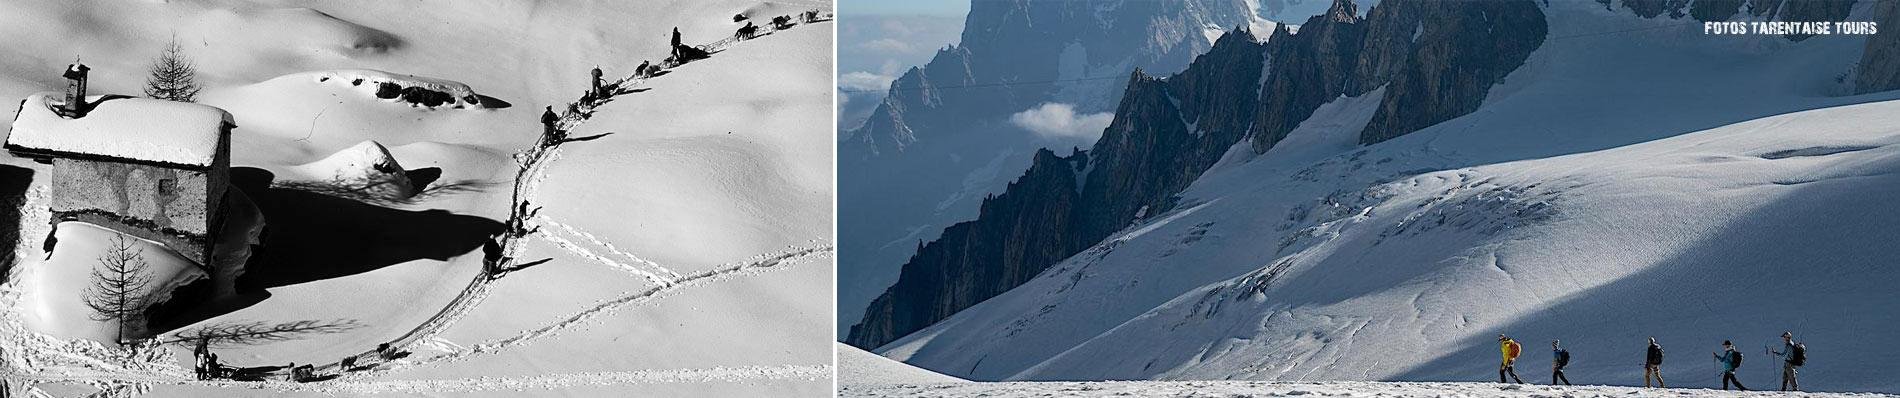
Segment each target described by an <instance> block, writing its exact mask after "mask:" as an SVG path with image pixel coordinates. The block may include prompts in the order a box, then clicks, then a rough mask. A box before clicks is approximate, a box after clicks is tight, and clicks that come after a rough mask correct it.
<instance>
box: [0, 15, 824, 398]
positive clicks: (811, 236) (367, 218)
mask: <svg viewBox="0 0 1900 398" xmlns="http://www.w3.org/2000/svg"><path fill="white" fill-rule="evenodd" d="M4 8H5V9H6V10H7V12H4V13H0V34H6V35H8V36H9V37H13V38H15V39H14V40H7V41H5V44H3V45H0V55H4V57H0V59H5V60H6V61H0V98H13V99H14V100H17V99H20V98H25V97H26V96H27V95H28V94H31V93H34V92H41V91H55V92H56V91H58V90H62V89H63V88H64V81H63V79H60V78H59V75H58V74H59V72H60V71H62V70H63V68H64V65H66V64H68V63H71V62H72V61H73V56H74V55H75V54H77V55H80V56H81V57H82V58H83V62H85V63H86V64H87V65H90V66H91V67H92V68H93V69H92V73H91V76H92V82H91V89H90V91H91V92H92V93H95V94H104V93H115V94H137V93H139V92H140V86H141V84H142V83H143V79H144V74H145V67H146V65H147V64H148V63H149V62H150V60H151V58H152V57H153V56H155V55H156V54H157V52H158V49H159V48H161V46H162V44H163V43H164V42H165V41H166V40H168V39H169V38H170V37H171V36H172V35H173V34H174V33H175V34H176V36H177V37H178V40H179V42H180V43H181V45H182V46H183V47H184V50H185V53H186V54H187V55H188V56H190V57H192V58H193V60H194V61H195V62H196V63H197V64H198V67H199V79H200V82H201V83H203V84H204V85H205V86H206V88H205V90H204V91H203V92H202V93H201V94H200V95H199V98H198V99H199V102H200V103H202V104H206V105H212V106H217V107H220V108H223V109H225V110H227V111H229V112H230V113H231V114H232V116H233V118H234V119H235V122H236V124H237V125H238V126H239V127H238V128H237V129H236V130H235V131H234V133H233V143H232V147H233V160H232V165H233V166H234V167H238V168H240V169H248V170H250V171H249V172H251V173H253V174H255V171H257V170H258V169H261V171H266V172H268V173H269V174H270V176H271V177H273V178H274V180H275V181H278V182H286V181H306V182H307V181H324V180H331V179H336V178H337V177H338V176H345V177H352V176H364V175H372V174H374V173H373V171H371V170H326V169H323V166H325V165H329V166H336V167H369V166H370V165H372V164H374V163H378V162H377V161H376V159H372V158H377V157H380V154H371V155H376V156H367V157H365V156H358V155H350V154H345V155H338V156H340V157H333V155H337V154H338V153H340V152H345V151H356V152H362V150H363V148H367V147H357V148H356V149H354V150H352V149H351V148H352V147H355V146H358V145H359V144H363V143H365V142H366V141H374V142H376V143H378V144H380V145H382V146H383V147H385V148H387V152H388V153H389V155H390V156H391V157H392V158H393V160H394V161H395V163H398V164H400V165H401V166H402V167H404V168H407V169H409V170H411V171H416V170H425V169H431V168H434V170H431V171H429V172H430V173H439V175H436V176H435V177H436V178H435V179H434V181H432V182H431V183H430V184H429V186H430V187H438V188H439V187H447V186H453V187H455V189H444V190H440V191H439V192H435V193H434V194H431V195H423V196H420V197H418V198H417V199H415V200H414V201H413V202H411V203H378V204H352V203H349V202H337V201H335V200H329V199H323V198H322V197H313V196H308V195H302V194H295V195H292V194H286V195H292V196H289V197H292V198H296V199H300V200H301V202H298V203H303V204H304V205H303V206H302V207H292V208H290V209H277V210H273V209H272V208H270V206H269V205H268V203H273V202H270V200H272V199H273V198H257V199H258V200H259V201H260V202H265V203H267V204H266V205H265V206H264V207H265V210H266V213H267V216H268V215H270V214H279V215H280V216H279V219H278V220H276V221H275V222H274V223H273V225H272V227H273V229H272V230H270V232H269V233H270V235H272V236H275V237H279V238H282V237H284V236H286V235H287V234H289V235H293V236H294V235H296V234H303V235H301V236H303V237H308V238H309V239H306V240H302V241H300V242H296V243H297V245H295V246H299V248H298V250H299V251H300V252H308V253H314V254H316V255H320V257H321V258H333V259H339V260H342V261H335V262H332V263H334V264H344V265H348V267H336V268H332V267H331V266H330V265H327V264H324V265H318V266H313V267H309V268H300V269H289V270H284V269H280V270H277V271H276V272H275V273H274V274H271V276H270V278H269V279H270V280H271V281H272V282H273V283H269V284H266V286H267V287H266V289H267V291H268V295H267V296H266V297H262V298H261V301H255V302H253V303H246V304H244V305H241V306H238V308H236V309H235V310H229V311H228V312H225V313H222V314H220V315H217V316H216V317H213V318H211V319H207V320H205V321H203V322H200V323H198V324H195V325H192V326H190V327H187V328H184V329H180V330H189V329H191V328H195V327H203V326H209V325H216V324H220V323H232V322H267V323H282V322H294V321H317V322H322V323H325V324H333V325H341V326H342V327H340V328H338V329H336V330H340V331H332V332H327V333H315V334H307V335H299V336H297V337H296V338H293V339H287V340H284V341H274V342H270V343H267V344H255V345H237V346H227V347H217V348H216V349H215V350H216V352H217V353H218V354H219V356H220V359H221V360H223V361H224V362H225V363H227V364H229V365H233V366H283V365H286V364H288V363H290V362H296V363H298V364H317V365H319V366H320V368H319V369H320V371H321V372H323V373H334V371H335V368H334V367H325V366H326V365H329V364H332V363H335V362H337V361H338V360H339V359H341V358H343V357H344V356H348V355H356V354H361V353H366V352H369V351H370V350H372V349H374V347H375V346H376V345H377V344H378V343H382V342H389V341H399V342H400V344H399V345H398V348H399V349H402V350H405V351H409V352H411V354H410V355H409V356H407V357H405V358H402V359H400V360H397V361H395V362H392V363H389V364H385V365H382V366H378V367H377V368H376V369H374V370H368V371H360V372H354V373H349V374H346V375H343V376H342V377H340V378H337V379H334V380H328V381H323V382H317V383H304V384H294V383H289V382H284V381H270V382H262V383H252V382H198V381H193V380H191V378H192V375H191V371H190V367H191V358H190V355H189V349H188V347H183V346H180V345H170V346H166V347H165V348H164V351H162V352H160V353H161V354H164V355H160V356H158V357H156V358H150V360H141V361H134V362H131V363H125V362H115V360H99V359H97V358H110V357H112V356H114V355H117V354H116V353H115V352H114V351H111V350H107V349H105V348H104V347H99V346H97V345H90V346H88V345H86V344H81V343H74V342H70V341H67V340H62V339H57V338H51V337H49V336H45V335H37V334H26V333H17V331H19V330H20V329H19V328H18V326H19V324H18V323H17V318H15V317H13V316H11V315H9V316H8V317H5V318H0V321H3V322H0V327H4V328H5V329H4V332H5V333H0V351H4V353H3V354H4V356H3V357H0V358H3V359H4V364H5V367H4V368H0V369H4V371H3V372H4V374H5V377H7V378H8V379H11V380H16V382H14V383H12V386H13V387H14V388H15V389H16V390H17V391H16V392H19V393H25V394H47V395H51V396H62V397H63V396H80V395H86V394H91V393H94V392H98V391H99V390H101V389H113V390H121V391H129V392H143V393H145V394H147V395H151V396H256V395H260V394H287V395H293V396H295V395H307V396H328V395H345V396H359V395H364V394H376V393H389V394H392V395H400V396H414V395H435V396H521V395H536V396H549V395H551V396H605V395H625V394H627V393H628V392H629V391H635V392H638V393H639V394H641V395H652V396H768V395H769V396H787V395H791V396H823V395H828V394H829V393H830V391H831V383H830V380H829V379H830V377H831V376H830V375H831V371H832V367H831V356H832V353H831V350H830V349H829V345H830V344H831V343H830V341H831V332H830V329H829V328H830V321H829V319H830V314H831V300H832V292H831V289H830V288H829V286H830V285H831V274H832V270H831V267H832V261H833V260H832V252H833V248H832V247H833V246H832V245H833V242H831V241H830V236H831V219H832V216H831V206H832V197H831V195H832V194H831V187H832V186H833V183H832V177H831V173H832V171H831V168H832V164H833V162H832V158H833V149H832V148H833V140H832V138H831V137H832V127H831V113H832V111H831V106H832V99H831V95H830V93H831V92H832V91H833V89H832V87H831V78H830V76H831V73H832V67H831V59H830V58H831V55H830V53H831V47H832V43H831V40H832V39H831V36H832V35H831V30H832V27H831V25H830V23H829V22H819V23H812V24H800V25H798V26H794V27H792V28H791V29H788V30H783V31H776V32H772V33H770V34H768V35H765V36H763V37H760V38H757V39H754V40H748V41H743V42H737V43H731V42H726V43H725V44H724V45H722V46H720V47H719V48H720V49H721V51H718V52H715V53H714V54H713V56H712V58H711V59H706V60H700V61H696V62H692V63H688V64H685V65H682V66H679V67H677V68H671V69H668V70H667V71H666V72H665V73H664V74H662V75H660V76H657V77H654V78H652V79H646V80H636V81H629V82H628V83H627V85H626V86H625V87H624V88H626V89H628V90H629V91H631V92H628V93H625V94H622V95H619V96H617V97H616V98H614V99H613V100H612V101H611V102H608V103H606V104H604V105H602V106H600V107H599V108H597V109H594V110H593V114H592V118H591V119H588V120H584V121H579V122H578V125H576V127H575V129H574V130H573V131H572V137H588V136H596V135H600V134H604V133H612V134H610V135H605V136H601V137H599V138H595V139H591V140H588V141H577V142H571V143H568V144H566V145H563V146H562V147H561V148H560V149H559V150H557V151H555V152H553V153H551V154H550V155H548V156H547V158H546V160H545V161H544V162H543V163H542V164H541V165H540V166H539V167H538V168H537V169H536V170H535V171H534V172H533V173H531V177H530V178H529V181H526V182H525V183H524V189H523V192H522V196H523V197H524V198H525V199H527V200H529V201H530V202H531V203H532V204H533V205H534V206H540V207H543V210H542V211H540V212H539V213H538V215H537V217H535V218H533V219H531V220H529V224H530V226H531V227H539V228H540V230H539V232H538V233H535V234H533V235H529V236H528V237H526V238H525V239H523V240H520V241H519V242H521V244H522V245H521V246H520V247H518V248H517V250H515V251H514V252H513V253H512V254H513V255H515V256H516V257H517V258H518V259H519V261H521V262H527V261H534V260H540V259H551V260H550V261H549V262H547V263H544V264H541V265H537V266H534V267H531V268H527V269H524V270H520V271H516V272H512V273H509V274H507V275H506V276H505V277H503V278H501V279H498V280H495V281H493V282H491V283H486V284H481V287H480V288H473V286H475V285H472V284H471V281H472V280H474V279H475V278H476V277H477V275H478V273H479V271H480V269H481V266H482V264H481V263H482V253H481V251H480V249H479V243H480V241H481V239H482V236H481V234H483V233H484V232H482V231H485V230H486V229H489V228H496V227H498V226H499V220H502V219H504V218H506V216H507V215H508V213H509V210H510V209H509V208H510V207H511V206H510V204H509V198H510V197H511V195H512V194H513V193H514V192H512V191H513V189H512V186H513V184H512V181H511V180H512V179H513V178H514V176H515V172H516V163H515V159H514V158H513V155H515V154H516V152H517V151H520V150H523V149H526V148H528V147H530V146H532V145H533V144H534V143H535V140H536V137H537V136H538V135H539V134H540V133H541V126H540V124H539V116H540V115H541V113H542V110H543V107H545V106H554V107H555V108H556V110H557V111H562V110H564V108H565V107H566V105H567V104H568V103H570V102H574V101H575V100H576V99H578V98H580V97H581V95H582V94H583V93H584V92H585V91H586V89H587V84H588V71H589V69H591V68H593V67H596V66H598V67H600V68H601V69H602V70H603V71H604V72H605V78H606V79H607V80H609V81H614V80H618V79H621V78H623V77H627V76H629V75H631V74H633V69H634V67H635V66H637V65H639V64H640V63H641V62H642V61H652V62H655V63H657V62H659V61H660V60H661V59H664V58H666V57H667V55H668V48H667V44H668V43H667V41H668V36H669V35H670V34H671V32H672V29H673V28H674V27H675V26H677V27H678V28H679V30H680V32H681V34H682V36H683V39H684V41H685V42H686V43H687V44H695V45H697V44H708V43H715V42H720V41H721V40H722V39H725V38H727V37H730V36H731V35H732V32H733V29H736V28H737V27H739V26H741V25H743V23H739V24H735V23H733V22H732V16H733V15H735V14H746V15H749V16H751V17H752V19H753V21H754V22H755V23H762V24H763V22H764V21H765V20H769V19H770V18H771V17H773V16H777V15H793V14H797V13H800V12H804V11H806V10H812V9H820V10H825V12H826V13H827V14H828V13H829V10H830V8H831V5H830V2H828V1H777V2H758V1H737V0H733V1H699V0H693V1H686V0H678V1H653V2H641V3H640V4H638V6H637V7H630V6H629V3H627V2H621V1H580V2H559V3H546V2H536V1H501V2H482V3H479V4H478V3H475V2H459V1H454V2H451V1H425V2H422V3H416V2H375V1H363V2H347V3H338V2H316V1H311V2H294V1H293V2H287V3H271V4H268V5H264V4H256V3H250V2H235V1H231V2H226V1H183V2H170V3H159V2H84V3H80V2H74V3H65V2H25V1H21V2H7V4H4ZM418 8H421V9H427V10H428V12H418V11H417V9H418ZM327 71H343V72H327ZM374 71H382V72H374ZM323 76H333V78H332V79H329V80H328V81H324V80H323V79H321V77H323ZM345 77H349V78H347V79H345ZM354 77H366V78H365V80H366V82H365V84H364V85H365V86H367V85H371V83H372V82H371V80H376V79H379V78H387V79H391V80H393V81H398V82H404V83H405V84H407V83H413V84H416V85H425V86H427V87H431V88H434V89H439V90H447V91H451V92H455V93H458V94H459V93H462V92H463V91H464V90H466V91H468V92H469V93H473V94H477V95H481V96H485V97H488V98H493V99H496V100H498V101H488V100H487V98H483V100H482V101H481V105H482V106H481V107H470V106H462V107H459V108H458V107H454V106H440V107H433V108H431V107H421V106H414V105H412V104H409V103H407V102H402V101H396V100H385V99H378V98H376V97H375V96H374V90H373V89H372V88H367V87H364V86H353V85H351V84H350V83H351V82H350V81H351V80H354ZM424 83H427V84H424ZM7 116H10V115H7ZM326 158H328V159H330V161H324V160H325V159H326ZM338 159H342V160H343V161H337V160H338ZM0 163H3V164H5V165H7V166H10V167H23V168H30V169H33V170H35V171H36V172H38V173H39V174H38V175H37V176H36V177H38V176H44V175H46V174H47V173H46V171H47V169H46V168H45V167H44V166H40V165H36V164H33V163H31V162H30V161H26V160H23V159H15V158H11V157H8V158H7V159H5V160H3V161H0ZM415 175H416V174H411V175H410V176H411V177H413V176H415ZM34 184H35V186H42V185H44V184H45V181H43V180H38V181H35V182H34ZM417 184H418V185H421V184H422V182H420V181H418V182H417ZM417 189H419V190H425V191H426V190H427V188H423V187H420V186H418V187H417ZM273 192H275V191H273ZM45 194H46V193H45V192H44V189H43V188H36V189H34V190H33V191H30V194H29V195H28V199H29V200H43V199H44V196H45ZM274 199H279V200H281V199H283V198H274ZM43 208H44V203H43V202H41V203H37V204H35V203H29V205H28V206H27V208H26V209H23V210H24V211H23V212H22V215H23V216H24V217H25V220H23V221H22V222H21V224H22V226H23V229H25V231H23V232H22V235H23V236H24V238H23V239H22V241H21V242H20V244H19V248H18V250H16V252H19V253H20V258H22V259H23V260H22V263H21V264H20V265H19V266H17V267H15V270H16V272H17V270H20V269H28V268H32V267H35V266H37V261H35V260H36V259H39V258H43V256H44V254H43V253H40V252H39V243H40V237H42V236H44V235H45V231H46V222H45V217H46V214H45V212H44V210H43ZM33 209H41V210H39V211H33ZM286 214H287V215H288V216H284V215H286ZM285 217H289V218H293V219H295V220H286V219H285ZM293 221H294V222H293ZM298 223H301V224H298ZM286 225H314V226H318V227H321V228H304V229H298V228H292V227H287V226H286ZM333 231H344V232H345V233H335V234H331V233H329V232H333ZM278 249H279V250H288V249H285V248H281V247H280V248H278ZM324 249H328V250H324ZM267 250H268V249H267ZM304 265H309V264H304ZM341 268H348V269H341ZM252 272H259V271H258V270H256V269H253V270H252ZM21 289H22V287H20V286H18V285H17V284H11V283H10V284H8V285H7V287H6V288H5V290H4V291H0V303H4V304H6V305H7V306H8V308H9V309H10V310H9V314H15V313H16V311H18V309H17V307H14V305H16V303H17V302H18V297H19V296H20V295H21V294H22V290H21ZM73 316H83V314H73Z"/></svg>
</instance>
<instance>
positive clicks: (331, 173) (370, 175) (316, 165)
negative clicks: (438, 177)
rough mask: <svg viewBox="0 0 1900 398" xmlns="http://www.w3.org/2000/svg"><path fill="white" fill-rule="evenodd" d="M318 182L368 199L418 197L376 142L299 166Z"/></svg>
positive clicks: (390, 158) (400, 169)
mask: <svg viewBox="0 0 1900 398" xmlns="http://www.w3.org/2000/svg"><path fill="white" fill-rule="evenodd" d="M297 168H298V169H300V170H303V171H304V172H305V173H306V174H307V175H309V176H310V178H313V179H315V180H317V181H321V182H326V183H330V184H335V185H338V186H340V187H348V188H350V189H353V190H356V191H358V192H361V193H363V194H366V195H371V196H376V197H382V198H389V199H401V198H408V197H410V196H413V195H415V194H416V188H415V186H414V185H413V184H412V183H411V182H410V181H409V175H408V173H406V172H405V170H404V169H403V168H402V164H401V163H397V162H396V157H395V156H392V155H390V154H389V148H384V147H383V144H380V143H377V142H376V141H363V142H362V143H358V144H356V145H355V146H351V147H349V148H345V149H343V150H341V151H337V152H336V153H334V154H331V155H330V156H328V157H325V158H323V159H322V160H318V161H315V162H310V163H306V164H303V165H301V166H297Z"/></svg>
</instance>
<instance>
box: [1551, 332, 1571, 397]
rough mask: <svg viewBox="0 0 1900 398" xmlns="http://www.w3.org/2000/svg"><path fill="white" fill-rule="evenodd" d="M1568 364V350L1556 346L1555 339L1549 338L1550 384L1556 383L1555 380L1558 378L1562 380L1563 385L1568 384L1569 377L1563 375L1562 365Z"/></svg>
mask: <svg viewBox="0 0 1900 398" xmlns="http://www.w3.org/2000/svg"><path fill="white" fill-rule="evenodd" d="M1569 365H1570V350H1566V349H1563V347H1560V346H1558V345H1557V340H1551V341H1550V385H1553V386H1554V385H1557V382H1558V381H1560V380H1561V381H1563V382H1564V385H1566V386H1567V385H1570V378H1569V377H1564V367H1565V366H1569Z"/></svg>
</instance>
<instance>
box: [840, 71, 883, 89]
mask: <svg viewBox="0 0 1900 398" xmlns="http://www.w3.org/2000/svg"><path fill="white" fill-rule="evenodd" d="M892 80H897V78H895V77H890V76H885V75H879V74H876V73H871V72H851V73H846V74H844V75H843V76H838V88H842V89H845V90H851V91H884V90H887V89H890V88H891V81H892Z"/></svg>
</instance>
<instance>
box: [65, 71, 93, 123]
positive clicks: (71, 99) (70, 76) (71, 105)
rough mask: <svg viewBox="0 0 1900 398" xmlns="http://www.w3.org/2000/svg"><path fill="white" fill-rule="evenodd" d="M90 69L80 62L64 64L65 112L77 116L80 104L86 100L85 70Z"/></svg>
mask: <svg viewBox="0 0 1900 398" xmlns="http://www.w3.org/2000/svg"><path fill="white" fill-rule="evenodd" d="M91 70H92V68H88V67H86V65H85V64H80V63H74V64H72V65H68V66H66V74H65V76H66V105H65V108H64V109H63V110H64V111H65V113H66V114H68V115H72V116H74V117H78V115H79V113H80V105H84V104H85V102H86V72H88V71H91Z"/></svg>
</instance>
